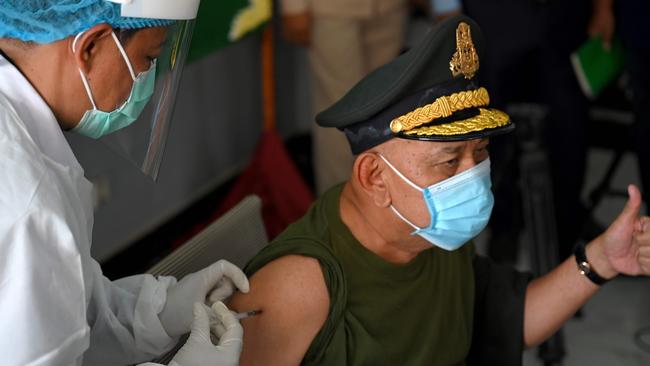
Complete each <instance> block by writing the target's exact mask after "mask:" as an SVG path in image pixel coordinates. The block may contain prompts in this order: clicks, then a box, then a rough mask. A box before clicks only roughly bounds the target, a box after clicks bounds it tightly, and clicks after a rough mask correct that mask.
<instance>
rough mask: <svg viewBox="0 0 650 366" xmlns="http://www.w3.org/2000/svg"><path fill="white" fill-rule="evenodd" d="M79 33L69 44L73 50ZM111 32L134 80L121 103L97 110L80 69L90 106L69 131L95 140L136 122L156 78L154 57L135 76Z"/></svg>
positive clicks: (151, 93)
mask: <svg viewBox="0 0 650 366" xmlns="http://www.w3.org/2000/svg"><path fill="white" fill-rule="evenodd" d="M81 34H82V33H80V34H79V35H77V38H75V41H74V42H73V43H72V49H73V50H74V47H75V44H76V42H77V39H78V37H79V36H80V35H81ZM112 35H113V40H115V43H116V44H117V48H118V49H119V50H120V54H121V55H122V58H123V59H124V62H126V66H127V67H128V68H129V73H130V74H131V79H133V85H132V86H131V93H130V94H129V98H128V99H127V100H126V102H124V104H122V105H121V106H120V107H118V108H117V109H115V110H113V111H110V112H104V111H100V110H99V109H97V105H96V104H95V100H94V98H93V93H92V91H91V90H90V85H89V84H88V80H87V79H86V75H84V73H83V72H82V71H81V70H79V75H81V80H82V81H83V84H84V87H85V88H86V94H88V98H89V99H90V103H91V104H92V105H93V109H90V110H87V111H86V112H85V113H84V115H83V116H82V117H81V120H80V121H79V124H77V126H76V127H75V128H73V129H72V131H74V132H76V133H79V134H81V135H84V136H88V137H91V138H94V139H98V138H100V137H103V136H106V135H108V134H110V133H113V132H115V131H117V130H119V129H122V128H125V127H128V126H129V125H130V124H132V123H133V122H135V120H137V119H138V117H139V116H140V113H142V110H143V109H144V107H145V106H146V105H147V103H148V102H149V100H150V99H151V96H152V95H153V91H154V84H155V81H156V61H155V60H154V61H153V62H152V63H151V67H149V69H148V70H147V71H144V72H141V73H139V74H138V75H135V72H134V70H133V66H132V65H131V62H130V61H129V58H128V56H127V55H126V52H125V51H124V48H123V47H122V44H120V41H119V40H118V39H117V36H116V35H115V33H112Z"/></svg>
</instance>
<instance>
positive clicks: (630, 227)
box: [596, 185, 650, 276]
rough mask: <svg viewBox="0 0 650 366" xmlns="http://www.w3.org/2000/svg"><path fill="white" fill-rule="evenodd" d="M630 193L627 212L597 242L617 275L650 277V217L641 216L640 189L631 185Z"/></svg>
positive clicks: (624, 211) (626, 206) (623, 212)
mask: <svg viewBox="0 0 650 366" xmlns="http://www.w3.org/2000/svg"><path fill="white" fill-rule="evenodd" d="M627 191H628V195H629V198H628V201H627V204H626V205H625V208H623V211H621V213H620V214H619V215H618V217H617V218H616V220H614V222H613V223H612V224H611V225H610V226H609V227H608V228H607V230H606V231H605V233H603V234H602V235H601V236H600V237H599V238H597V239H596V241H597V242H598V241H600V242H601V244H602V253H603V254H604V256H605V258H607V261H608V262H609V264H610V266H611V269H612V270H613V271H614V272H615V273H622V274H626V275H630V276H637V275H650V217H647V216H643V217H640V216H639V210H640V209H641V192H639V189H638V188H637V187H636V186H634V185H629V186H628V188H627Z"/></svg>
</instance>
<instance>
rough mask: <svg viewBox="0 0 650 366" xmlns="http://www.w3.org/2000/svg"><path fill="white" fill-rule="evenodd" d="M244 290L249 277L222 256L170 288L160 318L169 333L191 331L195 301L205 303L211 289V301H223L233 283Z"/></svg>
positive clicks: (231, 290)
mask: <svg viewBox="0 0 650 366" xmlns="http://www.w3.org/2000/svg"><path fill="white" fill-rule="evenodd" d="M233 284H234V286H236V287H237V288H238V289H239V291H241V292H244V293H246V292H248V290H249V284H248V279H247V278H246V275H245V274H244V272H242V271H241V270H240V269H239V268H237V266H235V265H234V264H232V263H230V262H228V261H225V260H220V261H217V262H215V263H214V264H212V265H210V266H209V267H206V268H204V269H202V270H200V271H198V272H195V273H192V274H189V275H187V276H185V277H184V278H183V279H182V280H180V281H179V282H178V283H177V284H175V285H174V286H171V287H170V288H169V289H168V290H167V302H166V303H165V307H164V308H163V310H162V311H161V312H160V315H159V318H160V322H161V323H162V326H163V328H164V329H165V331H166V332H167V334H168V335H169V336H170V337H176V336H179V335H182V334H185V333H187V332H189V331H190V326H191V324H192V306H193V304H194V303H195V302H198V303H205V301H206V297H207V296H208V293H211V294H210V301H212V302H214V301H222V300H225V299H226V298H228V297H230V295H232V293H233V290H234V286H233Z"/></svg>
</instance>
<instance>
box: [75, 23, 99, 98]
mask: <svg viewBox="0 0 650 366" xmlns="http://www.w3.org/2000/svg"><path fill="white" fill-rule="evenodd" d="M84 32H85V31H83V32H79V34H77V35H76V36H75V37H74V40H73V41H72V53H73V54H74V53H76V47H77V41H78V40H79V37H81V35H82V34H84ZM77 71H79V75H81V81H82V82H83V84H84V88H86V94H87V95H88V99H90V103H91V104H92V105H93V109H94V110H97V105H96V104H95V98H93V92H92V90H91V89H90V85H89V84H88V79H86V75H84V73H83V72H82V71H81V69H80V68H77Z"/></svg>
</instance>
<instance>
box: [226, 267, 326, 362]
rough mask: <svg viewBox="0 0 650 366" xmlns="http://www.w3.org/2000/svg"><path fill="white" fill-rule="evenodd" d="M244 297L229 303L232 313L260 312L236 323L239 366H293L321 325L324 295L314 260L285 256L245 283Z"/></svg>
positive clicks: (323, 320) (321, 276)
mask: <svg viewBox="0 0 650 366" xmlns="http://www.w3.org/2000/svg"><path fill="white" fill-rule="evenodd" d="M250 284H251V287H250V292H249V293H248V294H241V293H237V294H236V295H234V296H233V298H232V299H231V301H230V302H229V304H228V305H229V307H230V308H231V309H232V310H235V311H240V312H241V311H250V310H262V313H261V314H259V315H256V316H254V317H251V318H247V319H244V320H242V325H243V327H244V349H243V352H242V358H241V361H240V364H241V365H249V364H262V363H264V364H283V365H291V364H296V365H297V364H299V363H300V361H301V360H302V358H303V357H304V355H305V352H307V349H308V348H309V345H310V344H311V342H312V340H313V339H314V337H315V336H316V334H317V333H318V331H319V330H320V328H321V327H322V326H323V324H325V320H327V315H328V312H329V293H328V290H327V286H326V284H325V279H324V277H323V272H322V270H321V267H320V264H319V263H318V260H316V259H314V258H310V257H305V256H300V255H288V256H284V257H281V258H278V259H276V260H274V261H272V262H269V263H268V264H267V265H266V266H264V267H262V268H261V269H260V270H259V271H258V272H257V273H255V274H254V275H253V276H252V277H251V278H250Z"/></svg>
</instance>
